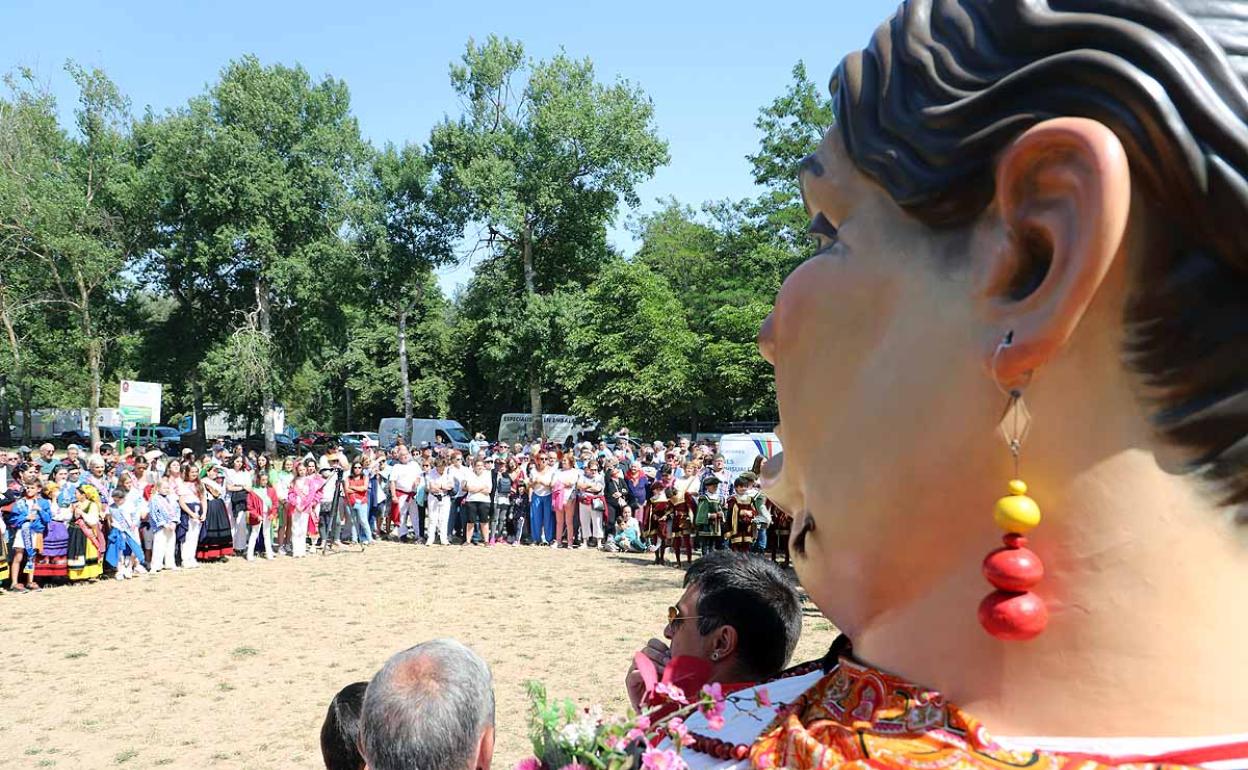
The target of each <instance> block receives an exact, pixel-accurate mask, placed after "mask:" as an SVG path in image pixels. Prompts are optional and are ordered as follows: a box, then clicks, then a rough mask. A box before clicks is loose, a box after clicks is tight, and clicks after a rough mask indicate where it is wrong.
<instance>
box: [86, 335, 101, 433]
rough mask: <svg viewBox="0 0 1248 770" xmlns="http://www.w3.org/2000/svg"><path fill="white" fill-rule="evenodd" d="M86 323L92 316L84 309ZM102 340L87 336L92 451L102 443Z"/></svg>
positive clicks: (88, 408)
mask: <svg viewBox="0 0 1248 770" xmlns="http://www.w3.org/2000/svg"><path fill="white" fill-rule="evenodd" d="M83 318H84V322H85V325H86V326H87V327H88V328H90V325H91V320H90V316H89V315H87V314H86V311H85V310H84V311H83ZM102 357H103V351H101V350H100V341H99V340H97V339H95V337H88V338H87V365H88V367H89V368H90V369H91V401H90V403H89V404H87V429H88V430H89V431H90V432H91V452H92V453H95V452H97V451H98V447H99V444H100V364H101V361H100V359H101V358H102Z"/></svg>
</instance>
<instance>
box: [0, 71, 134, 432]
mask: <svg viewBox="0 0 1248 770" xmlns="http://www.w3.org/2000/svg"><path fill="white" fill-rule="evenodd" d="M66 70H67V71H68V72H69V74H70V76H71V77H72V78H73V80H74V82H75V84H76V85H77V87H78V92H79V99H78V108H77V109H76V110H75V112H74V117H75V128H76V134H75V135H74V136H70V135H69V134H68V133H67V132H65V131H64V130H63V129H61V127H60V126H59V124H58V123H57V119H56V112H55V110H56V105H55V102H54V100H53V99H52V98H51V97H50V96H48V95H47V94H46V93H45V92H43V91H42V89H40V88H39V87H38V86H37V85H36V84H35V81H34V78H33V76H32V75H31V73H29V72H22V73H19V75H18V76H16V77H10V78H8V79H7V82H6V84H7V85H8V87H9V98H8V99H7V100H5V103H4V106H3V108H0V121H3V125H0V135H3V136H4V137H5V138H4V140H3V141H0V229H2V230H3V231H4V232H5V234H6V250H8V251H10V253H11V254H14V255H16V256H17V257H18V258H23V259H29V260H33V261H34V262H35V263H36V264H37V265H38V271H39V273H40V274H42V275H43V276H45V277H46V281H47V283H46V285H47V292H48V295H49V296H50V297H52V298H54V299H55V301H56V304H57V305H58V306H59V307H61V308H63V309H65V310H68V311H69V313H70V315H71V316H72V318H73V319H74V327H75V332H76V335H75V336H74V337H73V340H74V341H76V342H77V343H78V344H79V345H80V346H81V349H82V350H83V352H84V353H85V356H86V360H87V373H88V381H87V393H88V410H89V415H90V416H89V428H90V433H91V441H92V444H93V445H94V444H95V443H96V442H98V441H99V425H98V424H97V415H98V412H99V408H100V401H101V395H102V378H103V366H104V357H105V348H106V344H107V342H108V334H107V328H108V327H107V321H106V320H105V319H107V318H108V315H109V314H108V313H107V312H104V311H103V308H104V307H105V306H107V305H108V304H109V303H110V302H111V301H112V299H113V298H114V297H116V296H118V295H120V294H122V293H123V291H122V284H123V282H124V275H125V268H126V266H127V265H128V264H129V263H130V262H131V261H132V260H133V259H134V256H135V254H136V253H137V251H138V248H139V242H138V239H137V238H136V230H135V229H134V227H133V223H132V221H131V220H130V216H131V214H132V199H133V186H134V176H135V166H134V157H133V145H132V142H131V136H130V117H129V103H128V102H127V100H126V99H125V97H123V96H122V94H121V93H120V91H118V89H117V87H116V86H115V85H114V84H113V82H112V81H111V80H109V79H108V77H107V76H106V75H105V74H104V73H103V72H102V71H101V70H98V69H92V70H88V69H85V68H83V67H80V66H78V65H76V64H74V63H73V62H70V63H68V64H67V65H66ZM12 342H13V338H12V337H10V345H12Z"/></svg>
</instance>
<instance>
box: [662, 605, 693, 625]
mask: <svg viewBox="0 0 1248 770" xmlns="http://www.w3.org/2000/svg"><path fill="white" fill-rule="evenodd" d="M700 617H702V616H701V615H681V614H680V609H679V608H678V607H676V606H675V605H673V606H671V607H668V608H667V622H668V624H669V625H671V626H675V627H679V626H680V624H681V623H683V622H684V621H686V620H697V619H698V618H700Z"/></svg>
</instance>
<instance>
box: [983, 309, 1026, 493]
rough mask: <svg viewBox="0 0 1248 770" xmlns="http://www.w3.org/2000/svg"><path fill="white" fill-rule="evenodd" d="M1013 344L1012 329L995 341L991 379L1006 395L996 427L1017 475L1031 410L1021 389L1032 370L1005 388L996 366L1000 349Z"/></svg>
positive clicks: (1024, 386)
mask: <svg viewBox="0 0 1248 770" xmlns="http://www.w3.org/2000/svg"><path fill="white" fill-rule="evenodd" d="M1013 344H1014V330H1013V329H1011V330H1010V331H1008V332H1006V333H1005V336H1004V337H1002V338H1001V342H999V343H997V349H996V351H995V352H994V353H993V354H992V380H993V383H995V384H996V386H997V390H999V391H1001V394H1002V395H1004V396H1006V397H1007V398H1008V400H1007V401H1006V403H1005V411H1003V412H1002V413H1001V420H1000V422H999V423H998V428H999V430H1000V431H1001V437H1002V438H1003V439H1005V444H1006V446H1008V447H1009V449H1010V454H1011V455H1012V456H1013V458H1014V475H1015V477H1017V476H1018V458H1019V455H1020V454H1021V453H1022V449H1023V439H1025V438H1026V437H1027V431H1028V430H1029V429H1030V428H1031V412H1030V411H1029V410H1028V409H1027V404H1026V403H1025V402H1024V401H1023V390H1025V389H1026V388H1027V386H1028V385H1030V384H1031V375H1032V370H1030V369H1029V370H1028V371H1027V372H1026V373H1025V374H1024V375H1023V381H1022V382H1021V383H1020V384H1018V385H1015V386H1014V387H1012V388H1006V387H1005V386H1004V385H1002V383H1001V376H1000V374H999V373H998V371H997V366H998V363H999V361H1000V358H1001V353H1002V351H1004V350H1006V349H1007V348H1009V347H1010V346H1011V345H1013Z"/></svg>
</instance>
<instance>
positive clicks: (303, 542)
mask: <svg viewBox="0 0 1248 770" xmlns="http://www.w3.org/2000/svg"><path fill="white" fill-rule="evenodd" d="M290 555H291V556H307V555H308V512H307V511H300V510H295V511H293V512H292V513H291V514H290Z"/></svg>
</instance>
